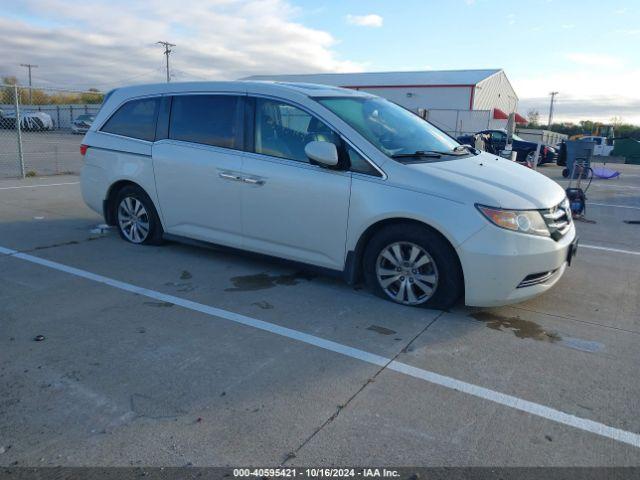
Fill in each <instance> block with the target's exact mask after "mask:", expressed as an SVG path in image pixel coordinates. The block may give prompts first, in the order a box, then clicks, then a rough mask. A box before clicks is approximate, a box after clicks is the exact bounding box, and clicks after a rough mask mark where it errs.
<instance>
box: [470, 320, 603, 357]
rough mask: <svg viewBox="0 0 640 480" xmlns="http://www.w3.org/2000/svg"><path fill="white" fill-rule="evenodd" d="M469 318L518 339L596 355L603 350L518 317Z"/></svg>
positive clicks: (597, 344) (598, 345)
mask: <svg viewBox="0 0 640 480" xmlns="http://www.w3.org/2000/svg"><path fill="white" fill-rule="evenodd" d="M469 316H470V317H471V318H473V319H475V320H478V321H480V322H484V323H485V324H486V326H487V327H489V328H491V329H492V330H497V331H499V332H504V331H511V332H512V333H513V334H514V335H515V336H516V337H518V338H523V339H524V338H529V339H532V340H537V341H541V342H550V343H555V344H558V345H562V346H563V347H567V348H571V349H573V350H580V351H582V352H589V353H596V352H600V351H602V350H604V344H602V343H600V342H595V341H590V340H583V339H581V338H572V337H563V336H561V335H560V334H559V333H557V332H548V331H546V330H545V329H543V328H542V327H541V326H540V325H538V324H537V323H536V322H532V321H531V320H524V319H522V318H520V317H507V316H504V315H498V314H496V313H492V312H475V313H471V314H469Z"/></svg>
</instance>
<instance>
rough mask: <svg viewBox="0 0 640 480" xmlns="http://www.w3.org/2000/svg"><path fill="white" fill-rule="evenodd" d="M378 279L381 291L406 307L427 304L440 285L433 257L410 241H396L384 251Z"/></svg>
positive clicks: (378, 267) (378, 263)
mask: <svg viewBox="0 0 640 480" xmlns="http://www.w3.org/2000/svg"><path fill="white" fill-rule="evenodd" d="M376 276H377V279H378V283H379V284H380V287H381V288H382V290H383V291H384V292H385V293H386V294H387V295H388V296H389V297H390V298H391V299H392V300H394V301H396V302H398V303H402V304H404V305H419V304H421V303H424V302H426V301H427V300H429V299H430V298H431V297H432V296H433V294H434V293H435V291H436V288H437V286H438V269H437V267H436V264H435V262H434V261H433V258H432V257H431V255H429V253H428V252H427V251H426V250H425V249H424V248H422V247H421V246H419V245H416V244H415V243H411V242H395V243H392V244H390V245H388V246H386V247H385V248H383V249H382V250H381V252H380V254H379V255H378V258H377V260H376Z"/></svg>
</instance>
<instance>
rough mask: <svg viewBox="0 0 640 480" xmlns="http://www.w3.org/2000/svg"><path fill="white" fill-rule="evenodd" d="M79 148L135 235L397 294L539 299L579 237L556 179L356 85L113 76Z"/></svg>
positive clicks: (102, 199) (421, 299)
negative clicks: (208, 246)
mask: <svg viewBox="0 0 640 480" xmlns="http://www.w3.org/2000/svg"><path fill="white" fill-rule="evenodd" d="M81 153H82V154H83V155H84V166H83V169H82V178H81V184H82V194H83V197H84V200H85V202H86V203H87V205H89V207H91V208H92V209H93V210H95V211H96V212H99V213H101V214H102V215H104V218H105V221H106V222H107V223H108V224H110V225H115V226H116V227H117V229H118V231H119V233H120V236H121V237H122V238H123V239H125V240H126V241H128V242H131V243H135V244H146V245H155V244H159V243H161V242H162V240H163V239H164V238H173V239H180V238H183V239H184V238H188V239H195V240H199V241H204V242H208V243H214V244H219V245H226V246H230V247H234V248H239V249H244V250H249V251H253V252H258V253H261V254H266V255H270V256H275V257H281V258H286V259H289V260H294V261H297V262H303V263H306V264H312V265H315V266H318V267H323V268H325V269H330V270H336V271H340V272H342V274H343V275H344V277H345V278H346V280H347V281H348V282H350V283H352V282H357V281H359V280H360V279H364V281H365V282H366V284H367V285H368V286H369V288H370V289H371V290H372V291H373V292H374V293H376V294H377V295H379V296H380V297H383V298H387V299H390V300H392V301H394V302H397V303H400V304H404V305H423V306H428V307H437V308H447V307H449V306H451V305H452V304H454V303H455V302H456V301H457V300H458V299H459V298H461V297H464V301H465V303H466V304H467V305H476V306H492V305H502V304H507V303H513V302H518V301H521V300H524V299H527V298H530V297H533V296H535V295H538V294H540V293H542V292H544V291H546V290H547V289H549V288H551V287H552V286H553V285H554V284H555V283H556V282H557V281H558V280H559V279H560V277H561V276H562V274H563V273H564V271H565V269H566V267H567V265H568V264H569V263H570V262H571V259H572V256H573V255H574V253H575V251H576V246H577V239H576V232H575V227H574V224H573V222H572V220H571V213H570V210H569V206H568V202H567V199H566V196H565V192H564V190H563V189H562V188H561V187H560V186H559V185H558V184H556V183H555V182H553V181H551V180H549V179H547V178H546V177H545V176H543V175H541V174H539V173H537V172H535V171H532V170H530V169H527V168H526V167H523V166H521V165H518V164H517V163H515V162H512V161H510V160H506V159H502V158H499V157H496V156H495V155H491V154H488V153H484V152H480V151H477V150H474V149H473V148H471V147H469V146H465V145H460V144H459V143H458V142H456V141H455V140H454V139H452V138H451V137H449V136H448V135H447V134H445V133H443V132H442V131H440V130H439V129H437V128H436V127H434V126H432V125H431V124H430V123H428V122H426V121H425V120H423V119H422V118H420V117H419V116H417V115H415V114H413V113H411V112H409V111H408V110H405V109H403V108H402V107H399V106H397V105H395V104H394V103H391V102H389V101H387V100H384V99H382V98H379V97H376V96H373V95H369V94H367V93H364V92H359V91H352V90H347V89H340V88H334V87H328V86H322V85H311V84H294V83H271V82H229V83H217V82H207V83H167V84H158V85H142V86H134V87H127V88H120V89H117V90H114V91H112V92H110V93H109V94H108V95H107V96H106V98H105V101H104V104H103V106H102V108H101V110H100V112H99V113H98V115H97V116H96V118H95V120H94V122H93V123H92V125H91V127H90V128H89V131H88V132H87V134H86V136H85V137H84V140H83V144H82V146H81Z"/></svg>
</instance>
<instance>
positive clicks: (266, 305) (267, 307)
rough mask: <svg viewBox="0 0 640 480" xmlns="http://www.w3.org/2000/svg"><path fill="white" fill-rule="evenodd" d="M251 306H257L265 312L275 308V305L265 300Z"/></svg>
mask: <svg viewBox="0 0 640 480" xmlns="http://www.w3.org/2000/svg"><path fill="white" fill-rule="evenodd" d="M251 305H255V306H256V307H258V308H261V309H263V310H271V309H272V308H273V305H271V304H270V303H269V302H266V301H264V300H260V301H259V302H253V303H252V304H251Z"/></svg>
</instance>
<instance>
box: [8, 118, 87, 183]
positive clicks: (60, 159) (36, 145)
mask: <svg viewBox="0 0 640 480" xmlns="http://www.w3.org/2000/svg"><path fill="white" fill-rule="evenodd" d="M21 135H22V154H23V160H24V165H25V173H29V175H59V174H67V173H78V172H80V168H81V167H82V156H81V155H80V143H81V142H82V138H83V135H74V134H73V133H71V131H69V130H55V131H52V132H50V131H44V132H29V131H23V132H22V133H21ZM20 176H22V173H21V167H20V161H19V156H18V137H17V133H16V131H15V130H11V129H0V179H7V178H16V177H20Z"/></svg>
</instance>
